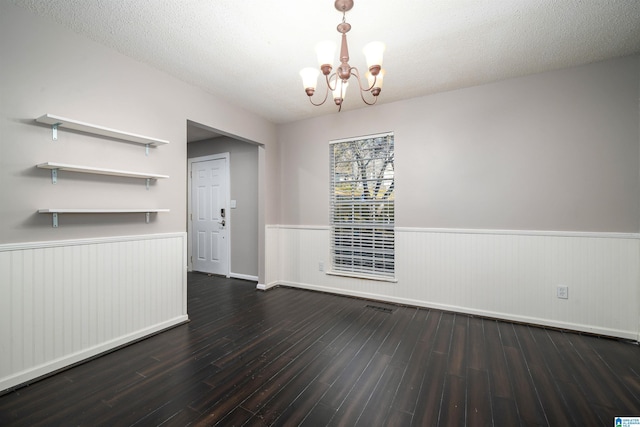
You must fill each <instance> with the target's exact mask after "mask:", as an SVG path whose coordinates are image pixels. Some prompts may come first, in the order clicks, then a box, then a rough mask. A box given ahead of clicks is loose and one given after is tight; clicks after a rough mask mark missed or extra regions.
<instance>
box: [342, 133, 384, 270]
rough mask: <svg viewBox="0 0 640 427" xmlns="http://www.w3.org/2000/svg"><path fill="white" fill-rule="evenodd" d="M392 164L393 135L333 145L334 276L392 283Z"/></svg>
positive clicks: (364, 138) (363, 138)
mask: <svg viewBox="0 0 640 427" xmlns="http://www.w3.org/2000/svg"><path fill="white" fill-rule="evenodd" d="M393 159H394V151H393V133H386V134H381V135H371V136H366V137H361V138H357V139H349V140H339V141H332V142H331V159H330V163H331V207H330V216H331V218H330V225H331V243H330V244H331V266H332V272H334V273H338V274H346V275H349V276H357V277H368V278H381V279H393V278H394V276H395V273H394V271H395V256H394V245H395V236H394V216H395V213H394V199H395V196H394V187H395V181H394V165H393Z"/></svg>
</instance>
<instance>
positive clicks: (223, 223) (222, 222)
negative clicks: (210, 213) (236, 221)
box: [219, 219, 226, 227]
mask: <svg viewBox="0 0 640 427" xmlns="http://www.w3.org/2000/svg"><path fill="white" fill-rule="evenodd" d="M219 224H220V225H221V226H223V227H224V225H225V224H226V222H225V221H224V219H223V220H222V221H220V222H219Z"/></svg>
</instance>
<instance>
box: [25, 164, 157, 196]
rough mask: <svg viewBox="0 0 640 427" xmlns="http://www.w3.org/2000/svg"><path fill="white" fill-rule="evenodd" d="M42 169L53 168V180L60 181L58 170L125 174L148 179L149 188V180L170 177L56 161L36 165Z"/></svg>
mask: <svg viewBox="0 0 640 427" xmlns="http://www.w3.org/2000/svg"><path fill="white" fill-rule="evenodd" d="M36 167H39V168H41V169H51V182H52V183H54V184H55V183H56V182H58V171H59V170H64V171H70V172H81V173H90V174H95V175H110V176H123V177H128V178H141V179H145V180H146V181H147V190H148V189H149V182H150V180H152V179H162V178H169V175H160V174H155V173H146V172H133V171H123V170H117V169H105V168H94V167H91V166H79V165H69V164H66V163H55V162H46V163H40V164H39V165H36Z"/></svg>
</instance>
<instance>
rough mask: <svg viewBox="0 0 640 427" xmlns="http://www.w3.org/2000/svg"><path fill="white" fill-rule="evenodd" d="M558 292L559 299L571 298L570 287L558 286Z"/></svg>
mask: <svg viewBox="0 0 640 427" xmlns="http://www.w3.org/2000/svg"><path fill="white" fill-rule="evenodd" d="M557 292H558V293H557V295H558V298H562V299H568V298H569V287H568V286H563V285H558V289H557Z"/></svg>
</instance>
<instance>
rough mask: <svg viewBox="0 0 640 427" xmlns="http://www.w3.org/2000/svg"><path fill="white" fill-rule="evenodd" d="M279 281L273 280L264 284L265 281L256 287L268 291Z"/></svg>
mask: <svg viewBox="0 0 640 427" xmlns="http://www.w3.org/2000/svg"><path fill="white" fill-rule="evenodd" d="M278 285H279V283H278V282H271V283H268V284H266V285H265V284H263V283H258V285H256V289H258V290H260V291H268V290H269V289H271V288H275V287H276V286H278Z"/></svg>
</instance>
